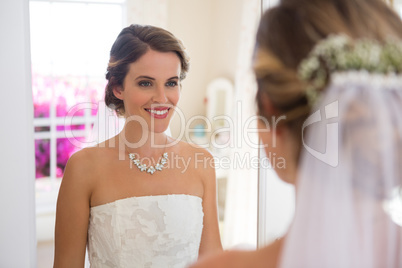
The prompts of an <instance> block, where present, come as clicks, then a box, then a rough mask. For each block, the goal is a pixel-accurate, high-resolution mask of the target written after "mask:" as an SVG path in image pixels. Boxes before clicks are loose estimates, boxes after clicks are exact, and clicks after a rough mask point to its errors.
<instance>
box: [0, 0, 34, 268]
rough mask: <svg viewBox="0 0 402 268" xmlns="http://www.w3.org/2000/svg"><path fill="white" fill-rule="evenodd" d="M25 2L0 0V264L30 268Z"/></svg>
mask: <svg viewBox="0 0 402 268" xmlns="http://www.w3.org/2000/svg"><path fill="white" fill-rule="evenodd" d="M28 14H29V12H28V0H1V1H0V36H1V42H0V59H1V60H0V81H1V105H0V119H1V120H0V122H1V127H0V128H1V131H0V148H1V149H0V211H1V220H0V267H7V268H13V267H21V268H25V267H36V239H35V198H34V181H35V167H34V159H35V158H34V143H33V120H32V118H33V104H32V91H31V72H30V52H29V15H28Z"/></svg>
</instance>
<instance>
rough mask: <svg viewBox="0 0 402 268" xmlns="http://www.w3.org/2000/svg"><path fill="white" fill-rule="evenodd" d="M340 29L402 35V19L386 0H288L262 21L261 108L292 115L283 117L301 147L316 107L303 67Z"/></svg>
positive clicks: (360, 34)
mask: <svg viewBox="0 0 402 268" xmlns="http://www.w3.org/2000/svg"><path fill="white" fill-rule="evenodd" d="M336 33H344V34H346V35H348V36H350V37H351V38H354V39H357V38H371V39H376V40H379V41H381V42H382V41H385V39H386V38H388V37H389V36H393V37H397V38H402V23H401V20H400V18H399V17H398V15H397V14H396V13H395V12H394V11H392V10H391V9H390V8H389V7H388V6H387V5H386V4H385V3H383V2H382V1H380V0H282V1H281V2H280V4H279V5H278V6H276V7H274V8H272V9H270V10H268V11H267V12H266V13H265V14H264V15H263V17H262V18H261V21H260V25H259V28H258V32H257V39H256V53H255V56H254V71H255V74H256V78H257V85H258V91H257V98H256V99H257V105H258V109H259V114H260V115H262V116H264V117H268V116H278V115H283V114H284V115H286V120H285V121H283V123H284V124H285V125H286V127H288V128H289V129H290V130H291V133H292V134H293V135H294V137H295V138H296V139H297V146H298V147H297V148H296V149H297V152H298V153H300V147H301V131H302V125H303V122H304V121H305V120H306V118H307V117H308V115H309V113H310V112H311V107H310V106H309V104H308V100H307V97H306V91H305V90H306V89H305V86H304V85H303V82H302V81H300V79H299V78H298V75H297V68H298V66H299V64H300V62H301V61H302V60H303V59H304V58H305V57H306V56H307V55H308V53H309V52H310V51H311V50H312V48H313V47H314V45H315V44H316V43H317V42H318V41H320V40H321V39H324V38H326V37H327V36H328V35H330V34H336ZM321 90H323V89H321ZM266 99H269V102H270V104H271V105H270V106H272V107H267V105H266V103H267V102H266V101H264V100H266Z"/></svg>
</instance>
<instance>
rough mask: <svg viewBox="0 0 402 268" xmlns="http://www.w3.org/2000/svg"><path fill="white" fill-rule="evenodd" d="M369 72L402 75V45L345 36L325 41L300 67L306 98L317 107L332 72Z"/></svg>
mask: <svg viewBox="0 0 402 268" xmlns="http://www.w3.org/2000/svg"><path fill="white" fill-rule="evenodd" d="M350 70H367V71H368V72H371V73H383V74H386V73H401V72H402V43H401V41H400V40H391V39H390V40H387V41H386V42H385V43H384V44H381V43H380V42H379V41H377V40H372V39H357V40H353V39H352V38H350V37H348V36H346V35H344V34H336V35H329V36H328V37H327V38H326V39H323V40H321V41H320V42H318V43H317V45H316V46H315V47H314V48H313V50H312V51H311V52H310V54H309V55H308V57H307V58H306V59H304V60H303V61H302V62H301V63H300V65H299V69H298V72H299V77H300V79H301V80H303V81H305V82H307V89H306V96H307V98H308V101H309V103H310V105H313V104H314V103H315V102H316V100H317V98H318V96H319V91H320V90H321V89H322V88H323V87H324V86H325V85H326V84H327V82H328V79H329V78H330V75H331V73H333V72H342V71H350Z"/></svg>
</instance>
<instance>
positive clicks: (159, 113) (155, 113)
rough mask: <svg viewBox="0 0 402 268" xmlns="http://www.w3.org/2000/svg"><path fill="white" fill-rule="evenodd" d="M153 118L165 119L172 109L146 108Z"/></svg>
mask: <svg viewBox="0 0 402 268" xmlns="http://www.w3.org/2000/svg"><path fill="white" fill-rule="evenodd" d="M144 110H145V111H147V112H148V113H149V114H150V115H151V116H152V117H153V118H156V119H165V118H166V117H167V116H168V115H169V111H170V108H169V107H155V108H145V109H144Z"/></svg>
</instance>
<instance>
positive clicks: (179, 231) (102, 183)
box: [54, 25, 222, 267]
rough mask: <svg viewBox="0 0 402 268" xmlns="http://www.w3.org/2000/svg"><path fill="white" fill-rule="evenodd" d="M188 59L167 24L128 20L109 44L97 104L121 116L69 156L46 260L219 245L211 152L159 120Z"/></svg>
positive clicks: (171, 262) (172, 102)
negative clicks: (113, 127)
mask: <svg viewBox="0 0 402 268" xmlns="http://www.w3.org/2000/svg"><path fill="white" fill-rule="evenodd" d="M188 67H189V62H188V57H187V55H186V52H185V51H184V47H183V45H182V43H181V42H180V41H179V40H178V39H177V38H176V37H175V36H173V35H172V34H171V33H170V32H168V31H166V30H164V29H161V28H157V27H153V26H141V25H131V26H129V27H127V28H125V29H123V30H122V31H121V33H120V34H119V36H118V37H117V39H116V41H115V43H114V44H113V46H112V49H111V52H110V61H109V65H108V68H107V73H106V79H107V80H108V84H107V86H106V92H105V102H106V104H107V105H108V106H109V107H110V108H112V109H114V110H115V111H116V113H117V114H118V115H120V116H124V117H125V119H126V123H125V125H124V128H123V130H122V131H121V132H120V133H119V134H118V135H117V136H115V137H113V138H111V139H109V140H106V141H105V142H103V143H101V144H99V145H97V146H95V147H91V148H85V149H83V150H81V151H79V152H77V153H76V154H74V155H73V156H72V157H71V158H70V159H69V161H68V164H67V166H66V170H65V174H64V177H63V180H62V184H61V187H60V192H59V197H58V201H57V212H56V231H55V260H54V267H83V266H84V260H85V251H86V247H88V255H89V261H90V263H91V267H185V266H186V265H188V264H190V263H192V262H194V261H196V260H197V258H198V256H199V255H200V256H203V255H207V254H209V253H214V252H219V251H221V250H222V246H221V242H220V236H219V229H218V219H217V207H216V182H215V170H214V168H213V166H212V165H211V163H213V158H212V156H211V155H210V154H209V153H208V152H207V151H206V150H204V149H201V148H197V147H194V146H192V145H190V144H187V143H185V142H182V141H177V140H174V139H173V138H171V137H169V136H167V135H166V134H165V133H164V131H165V130H166V129H167V128H168V126H169V122H170V119H171V118H172V116H173V113H174V109H175V108H176V105H177V103H178V101H179V98H180V91H181V81H182V80H183V79H184V78H185V76H186V72H187V71H188Z"/></svg>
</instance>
